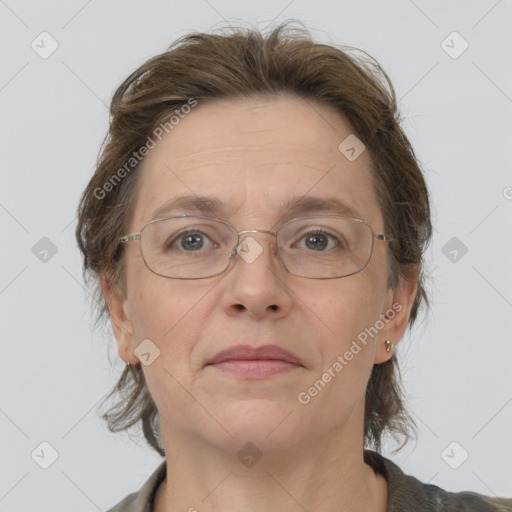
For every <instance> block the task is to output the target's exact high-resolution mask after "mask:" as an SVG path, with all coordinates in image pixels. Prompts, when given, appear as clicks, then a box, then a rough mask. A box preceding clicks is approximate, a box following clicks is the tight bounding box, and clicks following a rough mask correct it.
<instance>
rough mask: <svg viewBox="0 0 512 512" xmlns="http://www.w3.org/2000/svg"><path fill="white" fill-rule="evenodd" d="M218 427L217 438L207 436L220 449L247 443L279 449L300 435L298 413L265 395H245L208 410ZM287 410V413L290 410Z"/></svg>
mask: <svg viewBox="0 0 512 512" xmlns="http://www.w3.org/2000/svg"><path fill="white" fill-rule="evenodd" d="M210 412H211V413H212V415H213V416H214V417H215V418H216V419H217V421H218V422H219V423H220V424H221V425H222V426H223V427H224V428H225V429H226V430H227V431H228V432H229V434H231V435H228V434H227V433H226V432H225V430H224V429H222V433H223V434H224V435H222V438H221V439H216V440H213V439H212V440H211V441H212V442H213V444H217V445H219V444H220V445H221V446H222V447H223V449H226V450H228V451H233V452H234V453H237V452H238V451H239V450H240V449H241V448H242V447H243V446H245V445H246V444H247V443H252V444H253V445H255V446H256V447H257V448H258V449H259V450H260V451H261V452H267V453H269V452H272V453H279V452H282V451H285V450H287V449H288V448H291V447H292V446H293V445H295V444H297V442H298V440H299V439H300V437H301V435H306V432H302V434H301V432H300V430H301V429H300V428H299V424H300V423H302V427H304V426H305V425H304V422H299V421H298V420H299V417H298V415H297V412H296V411H294V409H293V407H292V406H291V405H290V407H285V406H283V404H282V403H278V402H274V401H272V400H268V399H247V400H243V401H239V402H236V403H232V404H230V405H229V406H227V407H225V408H224V409H223V410H222V411H221V410H217V411H214V410H210ZM290 412H291V414H290Z"/></svg>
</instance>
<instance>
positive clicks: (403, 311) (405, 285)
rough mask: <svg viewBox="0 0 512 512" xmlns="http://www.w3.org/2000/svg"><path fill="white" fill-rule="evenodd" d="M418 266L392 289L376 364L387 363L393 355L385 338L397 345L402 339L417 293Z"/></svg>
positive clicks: (385, 313) (376, 351) (380, 335)
mask: <svg viewBox="0 0 512 512" xmlns="http://www.w3.org/2000/svg"><path fill="white" fill-rule="evenodd" d="M417 282H418V267H414V268H412V269H411V270H409V271H408V272H407V275H406V277H400V280H399V284H398V287H397V289H396V290H392V289H390V291H389V294H388V297H389V298H388V299H387V301H386V308H385V310H384V312H383V315H385V317H383V318H382V322H383V323H384V327H383V328H382V329H381V330H380V331H379V336H378V337H377V346H376V347H375V359H374V362H375V364H378V363H385V362H386V361H388V360H389V359H391V358H392V357H393V349H391V351H390V352H387V351H386V344H385V340H390V341H391V343H393V345H395V346H396V345H397V344H398V343H399V342H400V340H401V339H402V337H403V335H404V333H405V329H406V328H407V322H408V320H409V315H410V313H411V309H412V305H413V304H414V299H415V298H416V293H417Z"/></svg>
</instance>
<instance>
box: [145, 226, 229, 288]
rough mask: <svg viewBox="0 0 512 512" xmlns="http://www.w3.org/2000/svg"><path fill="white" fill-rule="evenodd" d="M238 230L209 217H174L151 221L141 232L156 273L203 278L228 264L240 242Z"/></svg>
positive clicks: (150, 265)
mask: <svg viewBox="0 0 512 512" xmlns="http://www.w3.org/2000/svg"><path fill="white" fill-rule="evenodd" d="M236 241H237V233H236V231H235V229H234V228H233V227H231V226H229V225H228V224H225V223H224V222H222V221H220V220H215V219H209V218H207V217H174V218H170V219H161V220H156V221H153V222H150V223H149V224H147V225H146V226H145V227H144V229H143V230H142V231H141V252H142V257H143V258H144V261H145V262H146V265H147V266H148V267H149V268H150V269H151V270H152V271H153V272H155V273H156V274H159V275H161V276H165V277H170V278H178V279H200V278H203V277H211V276H214V275H216V274H219V273H220V272H222V271H223V270H225V268H226V267H227V266H228V263H229V254H230V252H231V251H232V249H233V247H234V246H235V245H236Z"/></svg>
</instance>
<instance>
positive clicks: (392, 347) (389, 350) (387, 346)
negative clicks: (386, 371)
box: [384, 340, 395, 352]
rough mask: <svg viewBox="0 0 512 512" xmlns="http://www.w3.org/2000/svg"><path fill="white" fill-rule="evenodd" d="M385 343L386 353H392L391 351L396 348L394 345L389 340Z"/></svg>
mask: <svg viewBox="0 0 512 512" xmlns="http://www.w3.org/2000/svg"><path fill="white" fill-rule="evenodd" d="M384 343H385V344H386V352H391V350H392V349H394V348H395V346H394V345H393V343H392V342H391V341H389V340H386V341H385V342H384Z"/></svg>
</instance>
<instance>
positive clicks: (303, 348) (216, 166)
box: [104, 97, 414, 452]
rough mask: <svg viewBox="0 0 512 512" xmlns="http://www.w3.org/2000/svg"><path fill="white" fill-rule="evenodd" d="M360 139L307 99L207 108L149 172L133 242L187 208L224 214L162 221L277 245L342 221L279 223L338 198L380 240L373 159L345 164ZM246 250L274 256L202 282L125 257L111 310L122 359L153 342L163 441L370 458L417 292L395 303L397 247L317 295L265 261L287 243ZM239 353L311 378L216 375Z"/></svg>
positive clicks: (400, 293) (162, 145) (399, 294)
mask: <svg viewBox="0 0 512 512" xmlns="http://www.w3.org/2000/svg"><path fill="white" fill-rule="evenodd" d="M351 133H352V131H351V129H350V127H349V125H348V124H347V123H346V122H345V121H344V120H343V119H342V117H341V116H339V115H338V114H337V113H336V112H335V111H334V110H331V109H330V107H327V106H325V105H320V104H317V103H314V102H311V101H305V100H303V99H296V98H289V97H279V98H259V99H236V100H232V99H230V100H219V101H216V102H212V103H208V104H204V105H201V104H199V105H198V106H197V107H196V108H195V109H193V110H192V112H191V113H190V114H189V115H188V116H186V117H185V118H184V119H182V120H181V121H180V122H179V124H178V125H177V126H175V127H174V128H173V130H172V131H171V132H170V133H169V134H167V135H166V136H165V137H164V138H163V139H162V140H161V142H159V143H158V144H157V146H156V148H154V149H152V150H151V151H150V152H149V153H148V155H147V156H146V158H145V161H144V162H143V168H142V169H141V172H142V174H141V175H140V180H139V182H138V184H137V187H138V188H137V195H136V200H135V202H134V209H133V211H132V213H133V215H132V219H131V220H132V222H131V226H130V230H129V233H137V232H139V230H140V229H141V228H142V227H143V226H144V225H145V224H146V223H147V222H149V221H151V220H153V219H154V218H155V216H154V212H155V211H156V210H157V209H158V208H160V207H161V206H162V205H164V203H166V202H168V201H170V200H173V199H176V198H179V197H181V196H192V197H194V198H197V197H205V196H207V197H209V198H216V199H217V200H218V201H219V203H221V204H222V208H223V209H222V210H221V211H218V212H212V211H209V212H203V211H200V210H196V209H186V208H184V207H182V208H179V209H175V210H170V211H168V212H167V213H166V214H165V215H162V214H161V215H159V216H158V217H165V216H171V215H179V214H190V215H206V216H209V217H212V216H214V217H217V218H220V219H222V220H224V221H226V222H229V223H230V224H232V225H233V226H234V227H235V228H236V229H237V230H238V231H240V230H248V229H261V230H271V229H275V228H276V227H277V226H278V225H280V224H282V223H283V222H285V221H286V220H289V219H290V218H294V217H299V216H307V215H321V214H323V213H325V214H328V215H333V214H336V212H333V211H327V212H325V211H322V210H304V211H302V212H293V216H291V215H289V214H287V213H286V212H284V213H283V212H282V208H283V207H284V205H287V204H289V203H290V202H293V201H295V200H297V199H300V198H304V197H306V198H319V199H328V198H336V199H337V200H338V201H340V202H341V203H343V204H344V205H346V206H347V207H349V208H351V209H352V210H354V211H355V212H357V215H355V216H358V218H360V219H362V220H364V221H366V222H367V223H369V224H370V225H371V226H372V228H373V229H374V232H375V233H382V232H383V227H384V226H383V218H382V215H381V212H380V210H379V207H378V204H377V198H376V196H375V193H374V190H373V187H372V175H371V168H370V165H371V160H370V156H369V154H368V151H363V152H362V153H361V154H360V156H358V157H357V158H356V159H355V160H353V158H351V159H348V158H347V157H346V156H345V154H343V153H342V152H341V151H340V149H339V148H338V146H339V145H340V143H341V142H342V141H344V139H346V137H347V136H349V135H350V134H351ZM346 154H348V155H350V156H351V157H352V155H351V153H350V151H349V153H346ZM340 214H341V215H343V212H340ZM250 235H251V236H252V237H253V238H254V240H256V241H257V242H258V244H259V245H260V246H261V247H262V248H263V252H262V253H261V254H259V256H257V257H256V259H254V261H251V262H249V261H246V260H244V259H243V258H242V257H240V256H236V258H235V261H234V263H233V264H232V265H231V266H230V268H229V269H228V270H227V271H226V272H225V273H223V274H221V275H218V276H215V277H211V278H207V279H198V280H178V279H166V278H164V277H161V276H159V275H156V274H154V273H153V272H151V271H150V270H149V269H148V268H147V267H146V265H145V263H144V261H143V259H142V257H141V254H140V250H139V243H140V242H137V241H135V242H130V243H129V244H127V245H126V246H125V250H126V252H125V255H126V264H127V267H126V280H127V292H126V295H125V296H124V297H121V298H119V299H116V298H115V297H114V296H113V295H110V298H109V300H110V307H111V315H112V320H113V325H114V331H115V335H116V338H117V342H118V349H119V353H120V355H121V357H122V358H123V359H124V360H125V361H130V362H131V363H134V364H136V363H138V362H139V360H138V358H137V356H136V355H135V354H134V350H135V349H136V348H137V346H139V344H141V342H143V340H150V342H149V344H148V342H147V341H146V342H145V343H146V345H143V347H144V352H145V353H148V352H149V353H150V356H144V357H145V358H146V359H148V360H151V361H152V362H151V364H148V365H143V371H144V374H145V377H146V380H147V384H148V386H149V390H150V393H151V395H152V397H153V399H154V401H155V403H156V406H157V408H158V410H159V413H160V420H161V427H162V432H163V435H164V441H167V442H170V443H172V442H178V440H181V441H183V440H185V439H188V440H194V441H197V440H202V441H206V442H207V443H209V444H211V445H215V446H218V447H219V448H222V449H224V450H226V449H227V450H233V451H237V450H239V449H240V448H241V447H242V446H243V445H244V444H245V443H247V442H252V443H253V444H254V445H256V446H257V447H258V449H259V450H260V451H262V452H265V451H267V452H272V451H274V452H277V451H279V450H283V449H286V448H291V447H293V446H295V445H298V444H299V443H301V442H306V440H307V441H308V443H309V442H310V441H312V440H313V441H314V440H315V439H316V440H320V439H326V437H325V436H326V435H327V436H332V435H334V433H335V432H341V431H343V432H344V436H346V437H347V438H351V439H353V440H357V442H358V443H359V442H360V441H362V438H361V436H362V424H363V412H364V395H365V389H366V385H367V382H368V379H369V376H370V372H371V370H372V367H373V365H374V363H380V362H384V361H386V360H387V359H389V358H390V357H391V356H392V353H389V352H386V350H385V344H384V340H385V339H390V340H392V341H393V343H396V342H398V341H399V339H400V338H401V337H402V334H403V332H404V330H405V326H406V320H407V317H408V314H409V310H410V306H411V304H412V300H413V298H414V294H413V292H414V289H413V287H411V286H410V285H408V287H405V285H404V284H403V283H402V284H403V286H402V287H401V288H399V289H398V290H397V291H395V292H394V291H393V290H391V289H389V288H387V286H386V245H387V242H383V241H380V240H375V244H374V250H373V255H372V258H371V260H370V263H369V265H368V266H367V267H366V268H365V269H364V270H363V271H361V272H359V273H357V274H355V275H352V276H349V277H344V278H340V279H324V280H321V279H305V278H301V277H296V276H293V275H291V274H289V273H287V272H286V270H285V269H284V268H283V267H282V265H281V263H280V261H279V257H278V256H277V255H275V254H274V253H273V252H272V251H271V250H269V247H270V245H269V244H270V243H274V242H275V239H274V238H273V237H272V236H271V235H268V234H263V233H252V234H250ZM244 236H247V235H244ZM104 291H105V293H106V294H107V295H108V294H109V291H108V290H107V289H106V288H104ZM393 303H395V308H394V309H393V308H392V305H393ZM396 304H399V305H400V306H397V305H396ZM400 308H401V311H397V310H398V309H400ZM390 311H391V313H392V314H391V315H390ZM386 313H388V317H386V318H385V321H383V318H384V316H383V315H385V314H386ZM382 325H384V326H383V327H382ZM376 326H377V329H376ZM372 328H373V330H372ZM365 329H367V331H365ZM368 330H369V331H368ZM375 330H378V333H377V334H374V333H375ZM369 332H371V333H372V335H369V334H368V333H369ZM361 333H366V342H365V343H363V342H361V340H362V339H364V338H365V336H364V334H361ZM358 336H359V338H358ZM354 341H356V345H354ZM238 344H242V345H250V346H253V347H260V346H263V345H277V346H279V347H281V348H284V349H286V350H288V351H289V352H291V353H293V354H294V355H295V356H296V357H297V358H298V359H299V360H300V362H301V366H294V367H293V368H291V369H289V370H288V371H283V372H281V373H276V374H273V375H270V376H267V377H264V378H262V377H259V378H255V377H254V376H252V377H251V376H247V375H237V374H234V373H231V372H229V371H225V370H223V369H221V368H220V367H216V366H212V365H207V362H208V361H209V360H211V359H212V358H213V357H214V356H215V355H216V354H217V353H218V352H219V351H221V350H224V349H227V348H229V347H232V346H234V345H238ZM156 347H157V348H156ZM357 347H359V350H357ZM158 350H159V354H158ZM347 351H348V352H350V354H352V356H350V354H349V355H345V354H346V353H347ZM139 355H140V354H139ZM153 359H154V360H153ZM341 361H343V363H342V362H341ZM336 362H338V364H336ZM340 366H341V368H340ZM323 375H324V377H322V376H323ZM325 375H327V376H325ZM329 376H330V378H329ZM319 380H320V381H322V383H321V384H320V385H319V384H318V381H319ZM315 382H317V387H316V388H314V386H315ZM312 387H313V388H314V389H313V391H311V388H312ZM315 391H316V392H315Z"/></svg>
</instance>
